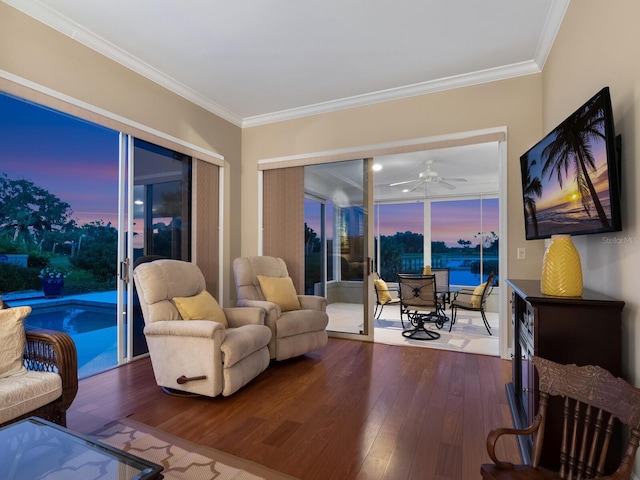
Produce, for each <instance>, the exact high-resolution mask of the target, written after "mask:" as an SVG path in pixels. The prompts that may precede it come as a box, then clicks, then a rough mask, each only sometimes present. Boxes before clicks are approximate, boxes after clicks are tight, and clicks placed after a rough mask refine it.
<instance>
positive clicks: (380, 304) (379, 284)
mask: <svg viewBox="0 0 640 480" xmlns="http://www.w3.org/2000/svg"><path fill="white" fill-rule="evenodd" d="M373 274H374V277H375V279H374V281H373V284H374V287H375V291H376V306H375V310H374V311H373V317H374V318H375V319H376V320H377V319H378V318H380V315H381V314H382V309H383V308H384V306H385V305H396V304H399V303H400V297H398V296H397V295H398V293H399V292H398V289H397V288H389V286H388V285H387V282H385V281H384V280H382V278H380V275H379V274H378V272H373ZM392 293H394V294H395V295H396V296H395V297H394V296H392V295H391V294H392Z"/></svg>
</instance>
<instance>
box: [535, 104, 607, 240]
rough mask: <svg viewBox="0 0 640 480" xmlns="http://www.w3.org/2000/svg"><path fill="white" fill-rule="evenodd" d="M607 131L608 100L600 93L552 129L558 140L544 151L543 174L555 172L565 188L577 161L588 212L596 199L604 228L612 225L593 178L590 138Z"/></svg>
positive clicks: (583, 200) (578, 175)
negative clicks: (572, 166)
mask: <svg viewBox="0 0 640 480" xmlns="http://www.w3.org/2000/svg"><path fill="white" fill-rule="evenodd" d="M603 132H604V102H603V97H602V96H601V95H598V96H596V97H594V98H593V99H592V100H591V101H590V102H589V103H587V104H586V105H585V106H584V107H583V108H581V109H580V110H579V111H578V112H576V114H575V115H572V116H571V117H569V118H568V119H567V121H565V122H563V123H562V124H560V125H558V127H556V129H555V130H554V131H553V132H552V133H553V134H554V136H555V139H554V140H553V141H552V142H551V143H550V144H549V145H547V146H546V147H545V148H544V150H542V159H543V161H544V166H543V167H542V175H544V174H545V173H546V172H549V178H551V176H552V175H553V172H555V173H556V175H557V178H558V184H559V185H560V187H562V177H563V173H564V174H565V175H566V173H567V172H568V170H569V167H570V166H571V165H572V164H573V165H574V166H575V180H576V185H577V186H578V191H579V192H580V197H581V199H582V206H583V208H584V210H585V212H586V213H587V215H589V216H591V205H590V203H591V202H593V205H594V206H595V209H596V212H597V213H598V218H599V219H600V223H601V224H602V227H603V228H608V227H609V219H608V218H607V215H606V214H605V212H604V209H603V208H602V204H601V203H600V199H598V195H597V193H596V189H595V187H594V186H593V182H592V181H591V178H590V177H589V169H590V170H591V171H595V170H596V165H595V161H594V158H593V152H592V149H591V143H590V140H592V139H604V138H605V137H604V134H603ZM545 159H546V160H545Z"/></svg>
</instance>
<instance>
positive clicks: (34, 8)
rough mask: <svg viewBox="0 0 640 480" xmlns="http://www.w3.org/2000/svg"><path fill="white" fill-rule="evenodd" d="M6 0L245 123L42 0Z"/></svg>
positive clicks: (227, 117)
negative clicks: (61, 13)
mask: <svg viewBox="0 0 640 480" xmlns="http://www.w3.org/2000/svg"><path fill="white" fill-rule="evenodd" d="M2 1H3V2H4V3H6V4H8V5H11V6H12V7H14V8H16V9H17V10H20V11H21V12H22V13H24V14H26V15H28V16H30V17H32V18H35V19H36V20H38V21H39V22H41V23H43V24H45V25H47V26H48V27H51V28H53V29H54V30H57V31H58V32H60V33H62V34H64V35H67V36H68V37H70V38H72V39H74V40H76V41H77V42H79V43H81V44H83V45H85V46H86V47H88V48H91V49H92V50H95V51H96V52H98V53H101V54H102V55H104V56H105V57H108V58H110V59H111V60H113V61H115V62H117V63H119V64H121V65H123V66H125V67H127V68H128V69H130V70H132V71H134V72H136V73H138V74H140V75H142V76H143V77H146V78H148V79H149V80H151V81H152V82H154V83H157V84H158V85H160V86H162V87H164V88H166V89H167V90H169V91H171V92H173V93H175V94H176V95H179V96H181V97H183V98H185V99H186V100H189V101H190V102H192V103H194V104H196V105H198V106H200V107H202V108H204V109H205V110H207V111H209V112H211V113H213V114H215V115H217V116H219V117H221V118H223V119H224V120H227V121H228V122H231V123H233V124H234V125H237V126H239V127H240V126H242V117H240V116H238V115H236V114H234V113H233V112H231V111H229V110H227V109H226V108H224V107H222V106H220V105H218V104H217V103H215V102H213V101H211V100H210V99H208V98H206V97H203V96H202V95H199V94H198V93H197V92H195V91H193V90H192V89H190V88H188V87H186V86H185V85H183V84H181V83H180V82H178V81H177V80H175V79H174V78H172V77H170V76H168V75H166V74H164V73H162V72H161V71H159V70H157V69H155V68H153V67H152V66H150V65H148V64H146V63H145V62H143V61H142V60H140V59H139V58H136V57H134V56H133V55H131V54H129V53H127V52H126V51H124V50H122V49H121V48H119V47H117V46H115V45H113V44H112V43H110V42H108V41H106V40H105V39H103V38H101V37H99V36H97V35H95V34H94V33H92V32H91V31H89V30H87V29H85V28H83V27H82V26H80V25H78V24H77V23H75V22H73V21H71V20H70V19H69V18H67V17H65V16H63V15H60V14H59V13H58V12H56V11H54V10H52V9H51V8H50V7H49V6H48V5H46V4H45V3H44V2H42V1H41V0H2Z"/></svg>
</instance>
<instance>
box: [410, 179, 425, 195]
mask: <svg viewBox="0 0 640 480" xmlns="http://www.w3.org/2000/svg"><path fill="white" fill-rule="evenodd" d="M424 183H425V181H424V180H421V181H419V182H418V183H416V184H415V185H414V186H413V187H411V188H410V189H409V190H407V192H406V193H411V192H413V191H414V190H415V189H416V188H418V187H419V186H420V185H422V184H424Z"/></svg>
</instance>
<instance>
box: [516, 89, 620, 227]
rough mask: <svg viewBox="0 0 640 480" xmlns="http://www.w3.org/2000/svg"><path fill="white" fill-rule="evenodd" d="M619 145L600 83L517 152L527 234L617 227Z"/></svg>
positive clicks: (606, 96)
mask: <svg viewBox="0 0 640 480" xmlns="http://www.w3.org/2000/svg"><path fill="white" fill-rule="evenodd" d="M617 140H618V141H619V137H618V139H617ZM619 150H620V148H619V142H617V141H616V136H615V131H614V124H613V113H612V109H611V97H610V94H609V87H605V88H603V89H602V90H600V91H599V92H598V93H596V94H595V95H594V96H593V97H592V98H591V99H589V100H588V101H587V102H586V103H585V104H584V105H582V106H581V107H580V108H579V109H578V110H576V111H575V112H574V113H573V114H571V115H570V116H569V117H568V118H567V119H566V120H564V121H563V122H562V123H561V124H560V125H558V126H557V127H556V128H554V129H553V130H552V131H551V132H550V133H549V134H548V135H547V136H545V137H544V138H543V139H542V140H540V141H539V142H538V143H536V144H535V145H534V146H533V147H531V149H529V150H528V151H527V152H526V153H524V154H523V155H522V156H521V157H520V168H521V174H522V192H523V201H524V223H525V230H526V238H527V240H533V239H538V238H549V237H550V236H551V235H556V234H565V235H584V234H590V233H604V232H615V231H620V230H621V229H622V227H621V221H620V187H619V184H620V173H619V172H620V165H619V162H620V154H619Z"/></svg>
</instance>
